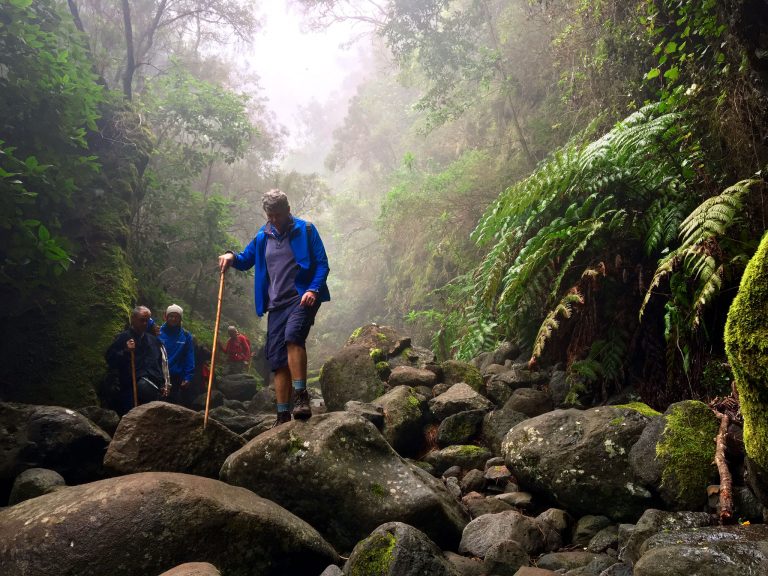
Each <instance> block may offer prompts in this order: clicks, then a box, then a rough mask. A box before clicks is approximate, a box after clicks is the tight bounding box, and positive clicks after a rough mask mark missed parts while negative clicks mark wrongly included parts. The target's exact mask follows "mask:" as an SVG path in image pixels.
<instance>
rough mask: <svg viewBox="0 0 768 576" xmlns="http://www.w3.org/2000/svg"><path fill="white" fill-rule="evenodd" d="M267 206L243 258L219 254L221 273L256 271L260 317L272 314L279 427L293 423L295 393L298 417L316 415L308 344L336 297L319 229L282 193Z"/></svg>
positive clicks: (269, 352) (270, 342) (274, 193)
mask: <svg viewBox="0 0 768 576" xmlns="http://www.w3.org/2000/svg"><path fill="white" fill-rule="evenodd" d="M262 207H263V208H264V212H265V213H266V215H267V223H266V224H265V225H264V226H262V227H261V228H260V229H259V231H258V233H257V234H256V237H255V238H254V239H253V240H252V241H251V243H250V244H248V246H247V247H246V248H245V250H243V251H242V252H241V253H240V254H237V255H235V254H234V253H233V252H227V253H226V254H222V255H221V256H219V267H220V270H221V272H222V273H224V272H226V270H227V269H228V268H229V267H230V266H234V267H235V268H236V269H237V270H248V269H249V268H254V272H255V279H254V301H255V305H256V314H257V315H258V316H262V315H263V314H264V312H268V316H267V343H266V345H265V352H266V356H267V359H268V360H269V363H270V367H271V368H272V371H273V372H274V374H275V394H276V396H277V420H276V421H275V425H276V426H277V425H279V424H282V423H283V422H288V421H290V420H291V410H290V406H291V389H293V390H294V393H295V394H294V398H293V404H294V408H293V416H294V418H299V419H307V418H309V417H310V416H311V415H312V412H311V410H310V406H309V395H308V394H307V389H306V382H307V351H306V348H305V344H306V339H307V336H308V335H309V329H310V327H311V326H312V324H314V321H315V315H316V314H317V311H318V309H319V308H320V303H321V302H327V301H328V300H330V299H331V295H330V293H329V292H328V285H327V284H326V280H327V278H328V272H329V268H328V257H327V256H326V254H325V247H324V246H323V241H322V240H321V239H320V234H318V232H317V228H315V227H314V226H313V225H312V224H310V223H309V222H306V221H305V220H302V219H301V218H296V217H294V216H293V215H291V207H290V205H289V203H288V197H287V196H286V195H285V194H284V193H283V192H281V191H280V190H270V191H269V192H267V193H265V194H264V196H263V197H262Z"/></svg>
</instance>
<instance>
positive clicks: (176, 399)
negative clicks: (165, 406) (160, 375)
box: [159, 304, 197, 408]
mask: <svg viewBox="0 0 768 576" xmlns="http://www.w3.org/2000/svg"><path fill="white" fill-rule="evenodd" d="M183 315H184V310H183V309H182V307H181V306H179V305H178V304H171V305H170V306H168V308H166V309H165V324H163V325H162V326H161V327H160V336H159V338H160V341H161V342H162V343H163V346H165V349H166V351H167V352H168V371H169V372H170V375H171V393H170V396H169V397H168V401H169V402H172V403H173V404H181V405H182V406H186V407H187V408H190V407H191V406H192V402H193V401H194V399H195V396H197V391H196V390H194V389H193V386H192V378H193V377H194V375H195V341H194V338H192V334H190V333H189V332H188V331H187V330H184V328H182V327H181V318H182V316H183Z"/></svg>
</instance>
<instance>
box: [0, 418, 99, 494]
mask: <svg viewBox="0 0 768 576" xmlns="http://www.w3.org/2000/svg"><path fill="white" fill-rule="evenodd" d="M109 440H110V438H109V435H108V434H107V433H106V432H104V430H102V429H101V428H99V427H98V426H96V425H95V424H94V423H93V422H91V421H90V420H88V419H87V418H86V417H85V416H83V415H82V414H80V413H78V412H75V411H74V410H70V409H69V408H61V407H59V406H32V405H28V404H11V403H0V504H2V503H5V502H6V500H7V498H8V495H9V493H10V491H11V485H12V483H13V480H14V478H16V476H18V475H19V474H20V473H21V472H23V471H24V470H26V469H28V468H48V469H51V470H55V471H56V472H58V473H59V474H61V475H62V476H63V477H64V479H65V480H66V481H67V483H68V484H80V483H82V482H89V481H91V480H95V479H97V478H100V477H101V476H102V469H101V463H102V460H103V459H104V452H105V451H106V449H107V445H108V444H109Z"/></svg>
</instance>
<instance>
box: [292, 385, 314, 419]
mask: <svg viewBox="0 0 768 576" xmlns="http://www.w3.org/2000/svg"><path fill="white" fill-rule="evenodd" d="M311 416H312V409H311V408H310V407H309V393H308V392H307V391H306V389H305V390H296V393H295V394H294V396H293V417H294V418H296V420H307V419H308V418H310V417H311Z"/></svg>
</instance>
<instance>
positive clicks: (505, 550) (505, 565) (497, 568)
mask: <svg viewBox="0 0 768 576" xmlns="http://www.w3.org/2000/svg"><path fill="white" fill-rule="evenodd" d="M529 563H530V559H529V558H528V553H527V552H526V551H525V550H523V549H522V547H521V546H520V544H518V543H517V542H515V541H514V540H505V541H503V542H499V543H498V544H494V545H493V546H491V547H490V548H489V549H488V552H487V553H486V555H485V567H486V571H487V573H488V574H493V575H494V576H513V575H514V574H515V572H517V571H518V570H519V569H520V568H522V567H523V566H528V564H529Z"/></svg>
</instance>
